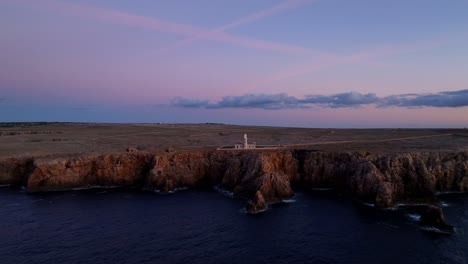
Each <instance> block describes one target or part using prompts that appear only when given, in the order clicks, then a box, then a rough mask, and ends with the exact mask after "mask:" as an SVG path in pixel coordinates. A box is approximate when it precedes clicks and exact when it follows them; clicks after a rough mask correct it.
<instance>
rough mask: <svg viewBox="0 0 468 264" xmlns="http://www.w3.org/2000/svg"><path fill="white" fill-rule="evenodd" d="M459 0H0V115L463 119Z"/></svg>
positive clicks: (465, 60) (467, 31) (465, 48)
mask: <svg viewBox="0 0 468 264" xmlns="http://www.w3.org/2000/svg"><path fill="white" fill-rule="evenodd" d="M467 10H468V1H466V0H451V1H440V0H391V1H390V0H379V1H375V0H352V1H351V0H255V1H250V0H222V1H220V0H197V1H187V0H157V1H155V0H139V1H134V0H100V1H92V0H81V1H78V0H0V122H23V121H72V122H118V123H125V122H129V123H157V122H163V123H205V122H213V123H226V124H243V125H269V126H270V125H271V126H295V127H336V128H368V127H375V128H381V127H382V128H385V127H414V128H419V127H420V128H423V127H424V128H425V127H468V15H466V11H467Z"/></svg>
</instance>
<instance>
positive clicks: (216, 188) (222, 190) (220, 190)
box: [213, 186, 234, 198]
mask: <svg viewBox="0 0 468 264" xmlns="http://www.w3.org/2000/svg"><path fill="white" fill-rule="evenodd" d="M213 189H214V190H215V191H217V192H219V193H221V194H223V195H226V196H229V197H231V198H232V197H234V193H233V192H230V191H227V190H224V189H222V188H221V187H219V186H214V187H213Z"/></svg>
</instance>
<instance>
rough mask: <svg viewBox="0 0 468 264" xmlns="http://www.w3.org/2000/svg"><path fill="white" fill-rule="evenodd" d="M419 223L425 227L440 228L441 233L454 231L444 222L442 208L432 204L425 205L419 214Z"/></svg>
mask: <svg viewBox="0 0 468 264" xmlns="http://www.w3.org/2000/svg"><path fill="white" fill-rule="evenodd" d="M419 224H420V225H422V226H426V227H435V228H437V229H438V230H440V232H441V233H452V232H453V231H454V230H453V227H452V226H450V225H448V224H447V223H446V222H445V217H444V213H443V211H442V208H439V207H437V206H434V205H428V206H426V208H425V210H424V211H423V213H422V214H421V220H420V221H419Z"/></svg>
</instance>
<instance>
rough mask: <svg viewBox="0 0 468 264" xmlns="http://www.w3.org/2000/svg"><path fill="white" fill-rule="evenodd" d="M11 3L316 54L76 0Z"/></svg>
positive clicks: (298, 0)
mask: <svg viewBox="0 0 468 264" xmlns="http://www.w3.org/2000/svg"><path fill="white" fill-rule="evenodd" d="M6 1H7V2H11V3H22V4H30V5H34V6H35V7H38V8H46V9H48V10H52V11H59V12H62V13H66V14H72V15H75V16H78V17H86V18H92V19H96V20H100V21H104V22H107V23H113V24H119V25H125V26H132V27H141V28H146V29H151V30H154V31H158V32H164V33H172V34H177V35H182V36H186V37H190V38H200V37H203V38H205V39H209V40H215V41H219V42H225V43H229V44H232V45H237V46H242V47H247V48H255V49H260V50H270V51H276V52H281V53H288V54H296V55H311V54H317V52H316V51H313V50H310V49H307V48H304V47H300V46H295V45H288V44H281V43H275V42H270V41H264V40H259V39H252V38H246V37H240V36H235V35H231V34H228V33H225V32H223V31H219V30H214V31H213V30H207V29H203V28H199V27H195V26H192V25H187V24H180V23H173V22H169V21H163V20H160V19H157V18H152V17H146V16H141V15H134V14H129V13H125V12H122V11H118V10H112V9H104V8H98V7H93V6H90V5H83V4H74V3H65V2H61V1H57V0H42V1H29V0H15V1H12V0H6ZM303 2H306V0H294V1H289V2H287V3H288V5H293V4H294V5H298V4H301V3H303ZM284 8H285V7H284V6H283V5H282V6H280V7H277V8H276V9H273V10H267V11H265V13H259V14H256V15H255V14H254V15H252V16H251V17H246V18H243V19H240V20H238V21H235V22H233V23H231V24H228V25H226V26H225V27H227V28H231V27H234V26H237V25H240V24H244V23H248V22H250V21H253V20H255V19H259V18H260V17H264V16H267V15H270V14H272V13H275V12H279V10H280V9H284Z"/></svg>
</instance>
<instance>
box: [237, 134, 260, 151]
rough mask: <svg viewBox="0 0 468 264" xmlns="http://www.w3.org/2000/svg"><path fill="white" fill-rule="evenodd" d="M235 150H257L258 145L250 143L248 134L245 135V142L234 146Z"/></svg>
mask: <svg viewBox="0 0 468 264" xmlns="http://www.w3.org/2000/svg"><path fill="white" fill-rule="evenodd" d="M234 148H235V149H254V148H257V143H255V142H252V143H249V140H248V138H247V134H244V142H243V143H242V142H239V143H237V144H235V145H234Z"/></svg>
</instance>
